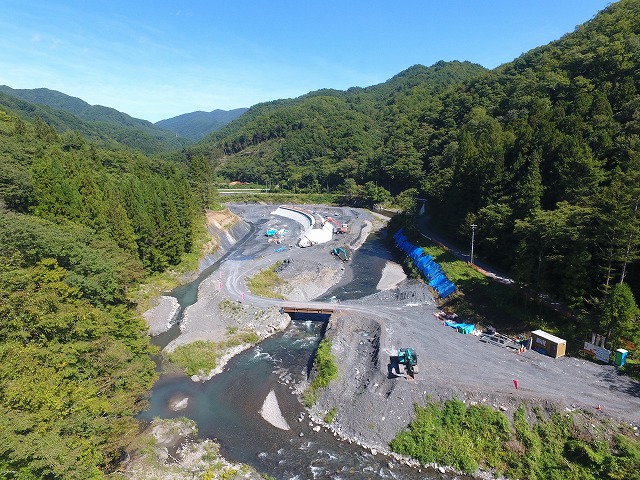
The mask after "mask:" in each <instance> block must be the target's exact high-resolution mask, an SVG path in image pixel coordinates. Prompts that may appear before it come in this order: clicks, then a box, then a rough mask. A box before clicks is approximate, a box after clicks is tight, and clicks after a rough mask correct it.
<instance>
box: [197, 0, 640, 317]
mask: <svg viewBox="0 0 640 480" xmlns="http://www.w3.org/2000/svg"><path fill="white" fill-rule="evenodd" d="M639 34H640V2H638V1H637V0H623V1H621V2H618V3H615V4H613V5H611V6H610V7H609V8H607V9H606V10H604V11H603V12H601V13H600V14H599V15H597V16H596V17H594V19H592V20H591V21H589V22H587V23H586V24H585V25H582V26H580V27H578V28H577V29H576V31H574V32H572V33H570V34H567V35H565V36H564V37H563V38H561V39H559V40H558V41H555V42H553V43H551V44H549V45H547V46H543V47H539V48H537V49H535V50H532V51H530V52H527V53H525V54H523V55H522V56H521V57H519V58H517V59H516V60H514V61H513V62H511V63H509V64H507V65H504V66H501V67H499V68H497V69H495V70H493V71H490V72H489V71H483V70H482V69H480V68H474V66H472V65H469V64H461V63H456V62H454V63H449V64H447V63H442V62H441V63H438V64H436V65H434V66H432V67H430V68H424V67H420V66H416V67H413V68H412V69H409V70H408V71H406V72H403V74H401V75H400V76H399V77H396V78H394V79H391V80H390V81H389V82H387V83H385V84H382V85H379V86H376V87H370V88H368V89H352V90H349V91H346V92H335V91H319V92H315V93H313V94H310V95H307V96H304V97H301V98H299V99H296V100H288V101H280V102H274V103H270V104H262V105H257V106H255V107H253V108H252V109H251V110H250V111H249V112H247V113H246V114H245V115H244V116H243V117H242V118H241V119H240V120H239V121H236V122H234V123H232V124H230V125H228V126H227V127H226V128H225V129H223V130H222V131H221V132H219V133H216V134H214V135H212V136H210V137H209V138H208V139H206V141H205V142H202V143H201V144H200V145H199V146H198V148H199V150H198V151H202V149H205V150H208V152H209V154H210V155H212V156H213V157H214V158H216V159H217V160H218V161H219V162H220V163H221V166H220V167H219V172H220V174H221V175H224V176H226V177H227V178H229V179H234V180H247V181H260V182H264V181H265V180H266V179H267V178H269V180H270V181H271V183H272V184H280V185H282V186H287V187H289V188H294V189H296V188H297V189H305V190H309V191H314V190H322V191H326V190H327V189H328V190H334V191H335V190H341V189H342V190H353V189H356V190H358V189H362V188H363V187H364V186H365V185H366V184H367V182H373V183H375V185H376V186H377V188H381V187H384V188H385V189H388V190H389V191H390V193H391V194H393V195H398V194H401V193H403V192H404V194H403V197H405V198H406V197H407V196H409V197H410V196H413V197H418V198H426V199H427V200H428V201H427V207H428V211H429V213H430V214H431V216H432V220H433V221H434V222H435V223H437V224H439V225H440V227H441V228H442V229H444V230H445V231H446V232H448V233H449V235H450V236H452V237H453V238H457V239H458V240H459V241H460V242H461V243H462V244H463V245H467V244H468V242H469V240H470V233H471V229H470V225H471V224H472V223H475V224H477V225H478V227H477V231H476V236H475V238H476V251H477V253H478V255H480V257H481V258H482V257H483V258H485V259H489V260H491V261H492V262H494V263H497V264H498V265H501V266H502V267H503V268H504V269H507V270H508V271H509V272H510V273H511V274H512V275H513V276H514V277H515V278H517V279H518V280H519V281H520V282H521V283H522V284H524V285H529V286H532V287H534V288H535V289H537V290H539V291H547V292H551V293H553V294H554V295H555V296H557V297H559V298H561V299H562V300H563V301H564V302H566V303H568V304H569V305H571V306H573V307H576V308H578V309H581V308H586V309H589V310H592V309H593V306H594V305H595V304H599V303H600V302H601V301H602V300H603V299H604V298H606V296H607V294H608V292H609V291H610V290H611V287H612V285H614V284H615V283H619V282H621V281H622V280H624V281H626V282H628V283H629V284H630V285H631V286H632V287H633V290H634V291H635V292H636V295H638V294H639V293H640V288H639V282H638V280H639V277H640V272H638V271H637V266H638V258H639V256H640V255H639V247H640V235H639V227H640V213H639V212H638V206H639V203H640V153H639V152H640V143H639V142H640V137H639V134H640V123H639V118H640V95H639V91H640V73H639V72H640V68H639V67H640V35H639ZM611 322H614V320H613V319H612V320H611ZM605 323H606V322H605ZM614 323H615V322H614Z"/></svg>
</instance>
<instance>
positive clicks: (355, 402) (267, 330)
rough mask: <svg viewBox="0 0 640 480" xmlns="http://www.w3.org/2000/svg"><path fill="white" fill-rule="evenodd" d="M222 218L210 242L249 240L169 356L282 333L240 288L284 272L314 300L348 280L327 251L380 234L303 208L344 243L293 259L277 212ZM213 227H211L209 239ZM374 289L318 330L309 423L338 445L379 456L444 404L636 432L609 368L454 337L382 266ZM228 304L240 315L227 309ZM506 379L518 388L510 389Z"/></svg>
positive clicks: (631, 397)
mask: <svg viewBox="0 0 640 480" xmlns="http://www.w3.org/2000/svg"><path fill="white" fill-rule="evenodd" d="M229 207H230V210H231V211H233V212H234V214H235V215H237V216H238V217H239V218H240V219H242V220H237V222H236V223H235V224H234V226H233V227H232V228H231V229H230V230H225V232H224V233H220V232H217V233H216V235H217V238H224V239H225V240H224V241H225V242H226V244H225V245H227V246H229V245H232V244H233V240H237V239H238V238H240V234H241V233H246V232H247V231H248V230H249V229H248V227H247V223H245V221H246V222H249V223H252V224H254V225H257V228H256V231H255V233H254V235H253V236H252V237H251V238H249V239H247V240H246V243H245V245H244V246H243V248H242V251H241V252H240V254H239V255H238V256H236V257H230V258H229V259H228V261H225V262H224V263H223V264H222V265H221V266H220V269H219V273H217V274H216V275H212V276H211V277H210V278H209V279H207V280H205V281H204V282H203V283H202V284H201V286H200V289H199V292H198V301H197V302H196V303H195V304H194V305H193V306H191V307H189V308H187V310H186V312H185V314H184V318H183V320H182V325H181V333H180V335H179V337H178V338H177V339H176V340H174V342H172V343H171V344H169V346H168V347H167V348H174V347H175V345H178V344H183V343H189V342H192V341H195V340H202V339H205V340H206V339H210V340H215V339H219V338H221V337H224V335H225V333H226V332H228V331H229V329H230V328H231V329H249V330H254V331H258V332H259V334H260V336H261V337H263V338H264V337H265V336H268V335H270V334H272V333H274V332H276V331H280V330H282V329H283V328H286V325H287V324H288V315H286V314H285V313H284V312H283V311H282V310H280V309H279V305H281V304H282V303H283V301H282V300H265V299H260V298H258V297H254V296H252V295H251V294H250V293H249V292H248V289H247V288H246V279H247V278H250V277H251V276H252V275H254V274H255V273H257V272H259V271H260V270H261V269H264V268H267V267H270V266H271V265H273V264H275V263H276V262H282V266H281V268H280V270H279V272H278V274H279V276H280V277H281V278H282V279H283V280H284V281H285V284H284V286H283V287H281V289H280V291H281V293H283V294H284V295H285V296H286V297H287V302H308V301H312V300H313V299H314V298H317V297H319V296H321V295H322V294H323V293H325V292H326V291H327V290H329V289H330V288H331V287H332V286H334V285H336V284H337V283H338V282H344V281H345V279H348V278H349V275H353V272H352V270H351V267H350V265H349V263H343V262H341V261H340V260H339V259H338V258H337V257H335V256H334V255H331V253H330V251H331V249H332V248H333V247H335V246H348V247H350V248H351V249H357V248H358V247H359V246H360V245H362V242H364V240H365V239H366V237H367V235H368V234H369V233H370V232H371V231H372V230H377V229H380V228H381V227H383V226H384V223H385V221H384V219H381V218H380V217H378V216H376V215H373V214H371V213H370V212H367V211H363V210H357V209H351V208H337V207H323V206H301V208H304V209H305V210H307V211H309V212H313V214H314V215H317V216H318V217H323V216H326V215H331V216H334V217H335V218H338V219H339V221H340V222H341V223H348V224H349V227H350V228H349V233H348V234H344V235H336V236H335V238H334V240H332V241H331V242H330V243H328V244H323V245H314V246H312V247H309V248H298V247H296V246H295V243H296V238H297V236H298V235H299V234H300V233H301V226H300V225H296V224H295V222H293V221H291V220H289V219H285V218H282V217H274V216H273V215H271V212H272V211H274V210H275V208H276V207H274V206H272V205H245V204H236V205H229ZM275 227H278V228H281V229H286V230H287V231H288V233H287V236H286V237H285V238H284V239H283V241H282V242H281V243H279V244H275V243H269V241H268V239H267V238H266V237H265V235H264V231H265V230H266V229H268V228H275ZM215 228H216V227H215V225H212V224H211V223H210V230H215ZM234 229H235V231H234ZM224 248H226V247H224ZM219 254H220V252H218V255H219ZM377 288H378V290H379V291H378V292H377V293H375V294H374V295H369V296H367V297H366V298H362V299H358V300H350V301H345V302H341V303H340V304H339V305H337V306H335V308H336V313H334V314H333V315H332V316H331V318H330V321H329V325H328V327H327V331H326V336H327V337H328V338H329V339H331V341H332V353H333V354H334V356H335V358H336V360H337V363H338V369H339V376H338V379H337V380H336V381H334V382H332V383H331V384H330V386H329V387H328V388H327V389H324V390H323V391H321V392H320V395H319V398H318V401H317V403H316V405H315V406H314V407H313V409H312V411H311V415H312V418H313V419H314V420H315V421H316V422H317V423H322V421H323V420H322V419H323V418H324V416H325V415H326V413H327V412H328V411H330V410H331V409H335V410H336V412H337V413H336V416H335V420H334V422H333V423H332V424H331V425H330V426H328V427H329V428H331V429H332V430H334V432H336V434H337V435H339V436H341V437H343V438H345V439H348V440H351V441H357V442H358V443H361V444H363V445H365V446H367V447H369V448H372V449H375V450H378V451H385V450H386V449H387V446H388V443H389V441H390V440H391V439H392V438H393V437H394V436H395V435H396V433H397V432H398V431H400V430H401V429H403V428H405V427H406V426H407V425H408V424H409V422H410V421H411V420H412V419H413V418H414V405H415V404H421V405H422V404H424V403H425V402H426V401H427V400H428V399H432V400H445V399H449V398H451V397H453V396H455V397H457V398H458V399H461V400H463V401H465V402H467V403H469V404H475V403H484V404H488V405H493V406H494V407H495V408H498V409H500V410H502V411H504V412H505V413H506V414H507V415H508V416H510V415H511V413H513V411H514V410H515V408H516V407H517V406H518V405H519V404H520V403H523V402H524V403H527V404H531V405H539V406H542V407H543V408H549V409H550V408H556V409H566V410H568V411H569V410H575V409H583V410H584V412H585V415H598V416H609V417H611V418H614V419H617V420H621V421H625V422H628V423H632V424H634V425H638V424H640V384H639V383H638V382H636V381H633V380H631V379H629V378H628V377H624V376H621V375H619V374H618V372H617V370H616V369H615V367H613V366H603V365H597V364H595V363H592V362H588V361H585V360H582V359H578V358H571V357H561V358H557V359H553V358H549V357H545V356H543V355H540V354H538V353H536V352H535V351H527V352H525V353H523V354H518V353H515V352H513V351H511V350H507V349H503V348H499V347H496V346H493V345H488V344H485V343H482V342H480V341H479V339H478V337H476V336H473V335H462V334H459V333H457V332H456V331H455V330H453V329H452V328H449V327H446V326H444V325H443V323H442V322H441V321H440V320H438V319H437V318H436V317H435V316H434V313H436V312H437V311H438V308H437V305H436V301H435V300H434V297H433V295H432V292H431V290H430V289H429V288H428V287H427V286H426V285H425V284H424V283H422V282H419V281H416V280H409V279H407V278H406V276H405V275H404V273H403V272H402V269H401V267H400V266H399V265H398V264H396V263H394V262H393V261H391V260H389V261H388V262H387V264H386V266H385V268H384V269H383V272H382V277H381V278H380V280H379V282H378V284H377ZM163 302H164V303H162V304H161V305H164V307H162V308H158V309H157V310H156V311H153V312H147V314H145V318H147V320H148V321H149V324H150V327H151V328H153V329H155V330H157V329H158V328H159V327H158V326H159V325H160V326H162V325H165V324H167V323H169V316H170V314H171V308H170V307H169V306H168V303H167V302H169V301H168V300H164V301H163ZM230 304H232V305H235V306H237V307H233V309H231V310H230V309H229V308H230V307H229V305H230ZM221 305H222V306H221ZM403 347H412V348H414V349H415V350H416V352H417V354H418V357H419V358H418V364H419V373H418V374H417V375H416V377H415V379H411V378H408V377H406V376H405V375H402V374H400V375H398V374H397V373H394V372H393V371H391V369H390V360H391V357H392V356H394V355H397V350H398V349H399V348H403ZM513 380H518V381H519V385H520V387H519V389H518V390H515V389H514V385H513ZM598 406H600V409H599V410H596V407H598Z"/></svg>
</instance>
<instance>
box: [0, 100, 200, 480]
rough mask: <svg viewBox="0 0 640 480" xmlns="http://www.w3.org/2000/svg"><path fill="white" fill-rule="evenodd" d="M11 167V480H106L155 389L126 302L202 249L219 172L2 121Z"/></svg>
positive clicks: (5, 233) (4, 433)
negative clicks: (198, 240) (143, 284)
mask: <svg viewBox="0 0 640 480" xmlns="http://www.w3.org/2000/svg"><path fill="white" fill-rule="evenodd" d="M0 167H1V168H0V438H2V442H0V476H8V477H10V478H22V479H40V478H65V479H83V480H84V479H89V478H102V477H103V475H104V473H105V472H108V471H109V469H110V468H111V467H113V466H114V465H116V464H117V462H118V461H119V458H120V455H121V453H122V451H123V448H124V447H125V446H126V445H128V443H129V442H130V441H131V439H132V438H133V436H134V435H135V434H136V433H137V430H138V425H137V422H136V421H135V419H134V415H135V414H136V413H137V412H138V411H139V410H140V408H142V406H143V403H141V402H142V400H143V398H144V395H145V394H146V392H147V391H148V389H149V388H150V387H151V385H152V382H153V379H154V363H153V362H152V360H151V358H150V353H152V351H153V349H152V347H151V346H150V343H149V340H148V336H147V327H146V325H145V323H144V322H143V321H142V320H141V319H140V318H139V317H138V316H137V315H136V314H134V312H133V311H132V310H131V305H130V303H129V302H130V300H129V299H128V296H127V291H128V289H129V288H130V287H131V286H132V285H134V284H135V283H136V282H139V281H141V280H142V279H143V278H145V276H146V275H148V274H151V273H153V272H158V271H162V270H164V269H166V268H168V267H170V266H172V265H175V264H177V263H178V262H179V261H180V260H181V258H182V256H183V255H184V254H185V252H189V251H191V250H192V248H193V239H194V232H195V229H196V227H197V225H198V224H199V223H201V222H202V209H203V207H204V206H205V205H206V204H207V203H208V202H210V201H211V198H210V196H209V191H208V185H209V184H210V182H211V177H210V171H209V170H208V169H207V164H206V163H205V162H203V161H202V159H195V160H193V161H191V162H187V163H186V164H184V165H183V164H176V163H172V162H168V161H161V160H154V159H150V158H148V157H145V156H144V155H143V154H141V153H138V152H135V151H133V150H127V149H124V148H119V149H117V150H112V149H107V148H104V147H100V146H96V145H95V144H93V143H90V142H89V141H87V140H86V139H85V138H83V137H82V136H81V135H80V134H78V133H74V132H71V131H68V132H66V133H63V134H60V135H59V134H58V133H57V132H56V129H55V128H53V127H52V126H49V125H47V124H46V123H45V122H43V121H42V120H41V119H39V118H37V119H36V122H35V123H30V122H26V121H24V120H22V119H21V118H20V117H19V116H18V115H16V114H15V113H13V112H11V111H7V110H3V109H1V108H0ZM193 192H200V193H193ZM9 472H13V473H11V474H9Z"/></svg>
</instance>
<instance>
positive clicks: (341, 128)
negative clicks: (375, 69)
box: [194, 62, 484, 192]
mask: <svg viewBox="0 0 640 480" xmlns="http://www.w3.org/2000/svg"><path fill="white" fill-rule="evenodd" d="M481 72H484V69H483V68H482V67H480V66H478V65H473V64H470V63H466V62H465V63H461V62H452V63H449V64H445V63H444V62H440V63H438V64H436V65H434V66H433V67H431V68H429V69H427V68H425V67H421V66H415V67H412V68H410V69H409V70H407V71H405V72H402V73H401V74H399V75H397V76H396V77H394V78H393V79H391V80H390V81H389V82H387V83H385V84H382V85H378V86H374V87H369V88H366V89H361V88H354V89H350V90H348V91H347V92H341V91H336V90H319V91H317V92H313V93H310V94H308V95H305V96H302V97H300V98H298V99H294V100H278V101H276V102H270V103H264V104H259V105H256V106H254V107H252V108H251V109H249V111H248V112H246V113H245V114H244V115H242V117H240V118H239V119H238V120H237V121H235V122H233V123H232V124H230V125H228V126H227V127H225V128H223V129H221V130H220V131H219V132H215V133H214V134H212V135H211V136H209V137H208V138H206V139H205V140H204V141H203V142H201V143H200V144H199V145H198V146H197V147H194V149H195V151H198V152H206V153H207V154H208V155H214V156H217V157H219V158H221V159H223V163H222V165H221V167H220V168H221V169H220V173H221V174H222V175H223V176H225V177H227V178H229V179H233V180H243V181H255V182H258V183H261V184H265V183H267V182H269V183H270V184H272V185H274V186H275V185H279V186H280V187H285V188H288V189H290V190H292V191H294V192H296V191H298V190H300V189H304V190H305V191H308V192H320V191H326V190H327V189H329V190H335V189H336V188H338V187H339V186H341V185H342V184H343V182H344V181H345V179H347V178H353V179H355V180H356V181H357V183H358V184H361V185H364V184H365V183H366V182H367V181H372V182H374V183H375V181H376V180H378V181H379V183H380V184H381V186H384V187H388V186H389V185H388V181H396V182H399V183H398V184H397V185H396V186H395V187H396V188H398V187H400V186H401V185H405V184H406V182H408V181H410V178H406V175H407V174H412V173H413V166H412V165H409V161H410V160H409V159H408V158H406V157H411V156H413V155H414V152H413V149H414V145H400V144H399V143H398V142H396V140H395V137H396V136H397V132H398V131H402V130H403V129H406V128H408V127H407V126H406V125H403V124H396V120H397V119H396V118H395V117H396V116H397V115H399V113H398V112H404V114H406V113H407V111H408V110H410V109H411V108H413V105H412V101H415V102H417V101H419V100H418V99H424V98H429V97H430V95H432V94H434V93H436V92H439V91H442V90H444V89H445V88H446V87H447V86H448V85H450V84H451V83H453V82H456V81H461V80H462V79H464V78H469V77H471V76H474V75H477V74H478V73H481ZM382 158H384V159H385V160H384V162H383V163H382V164H381V159H382ZM385 171H386V172H389V175H386V176H385V175H383V172H385Z"/></svg>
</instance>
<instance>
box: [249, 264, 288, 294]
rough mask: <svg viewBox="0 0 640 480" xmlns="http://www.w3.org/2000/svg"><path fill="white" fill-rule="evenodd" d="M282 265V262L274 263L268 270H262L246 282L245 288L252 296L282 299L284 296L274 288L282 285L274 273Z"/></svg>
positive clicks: (282, 281)
mask: <svg viewBox="0 0 640 480" xmlns="http://www.w3.org/2000/svg"><path fill="white" fill-rule="evenodd" d="M281 265H282V262H276V263H275V264H274V265H272V266H271V267H269V268H266V269H264V270H262V271H261V272H260V273H257V274H256V275H254V276H253V277H251V278H249V279H248V280H247V287H248V288H249V291H250V292H251V293H253V294H254V295H258V296H260V297H266V298H280V299H284V295H282V294H281V293H278V292H276V288H277V287H279V286H281V285H283V284H284V280H282V279H281V278H280V277H279V276H278V274H277V273H276V271H277V270H278V268H279V267H280V266H281Z"/></svg>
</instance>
